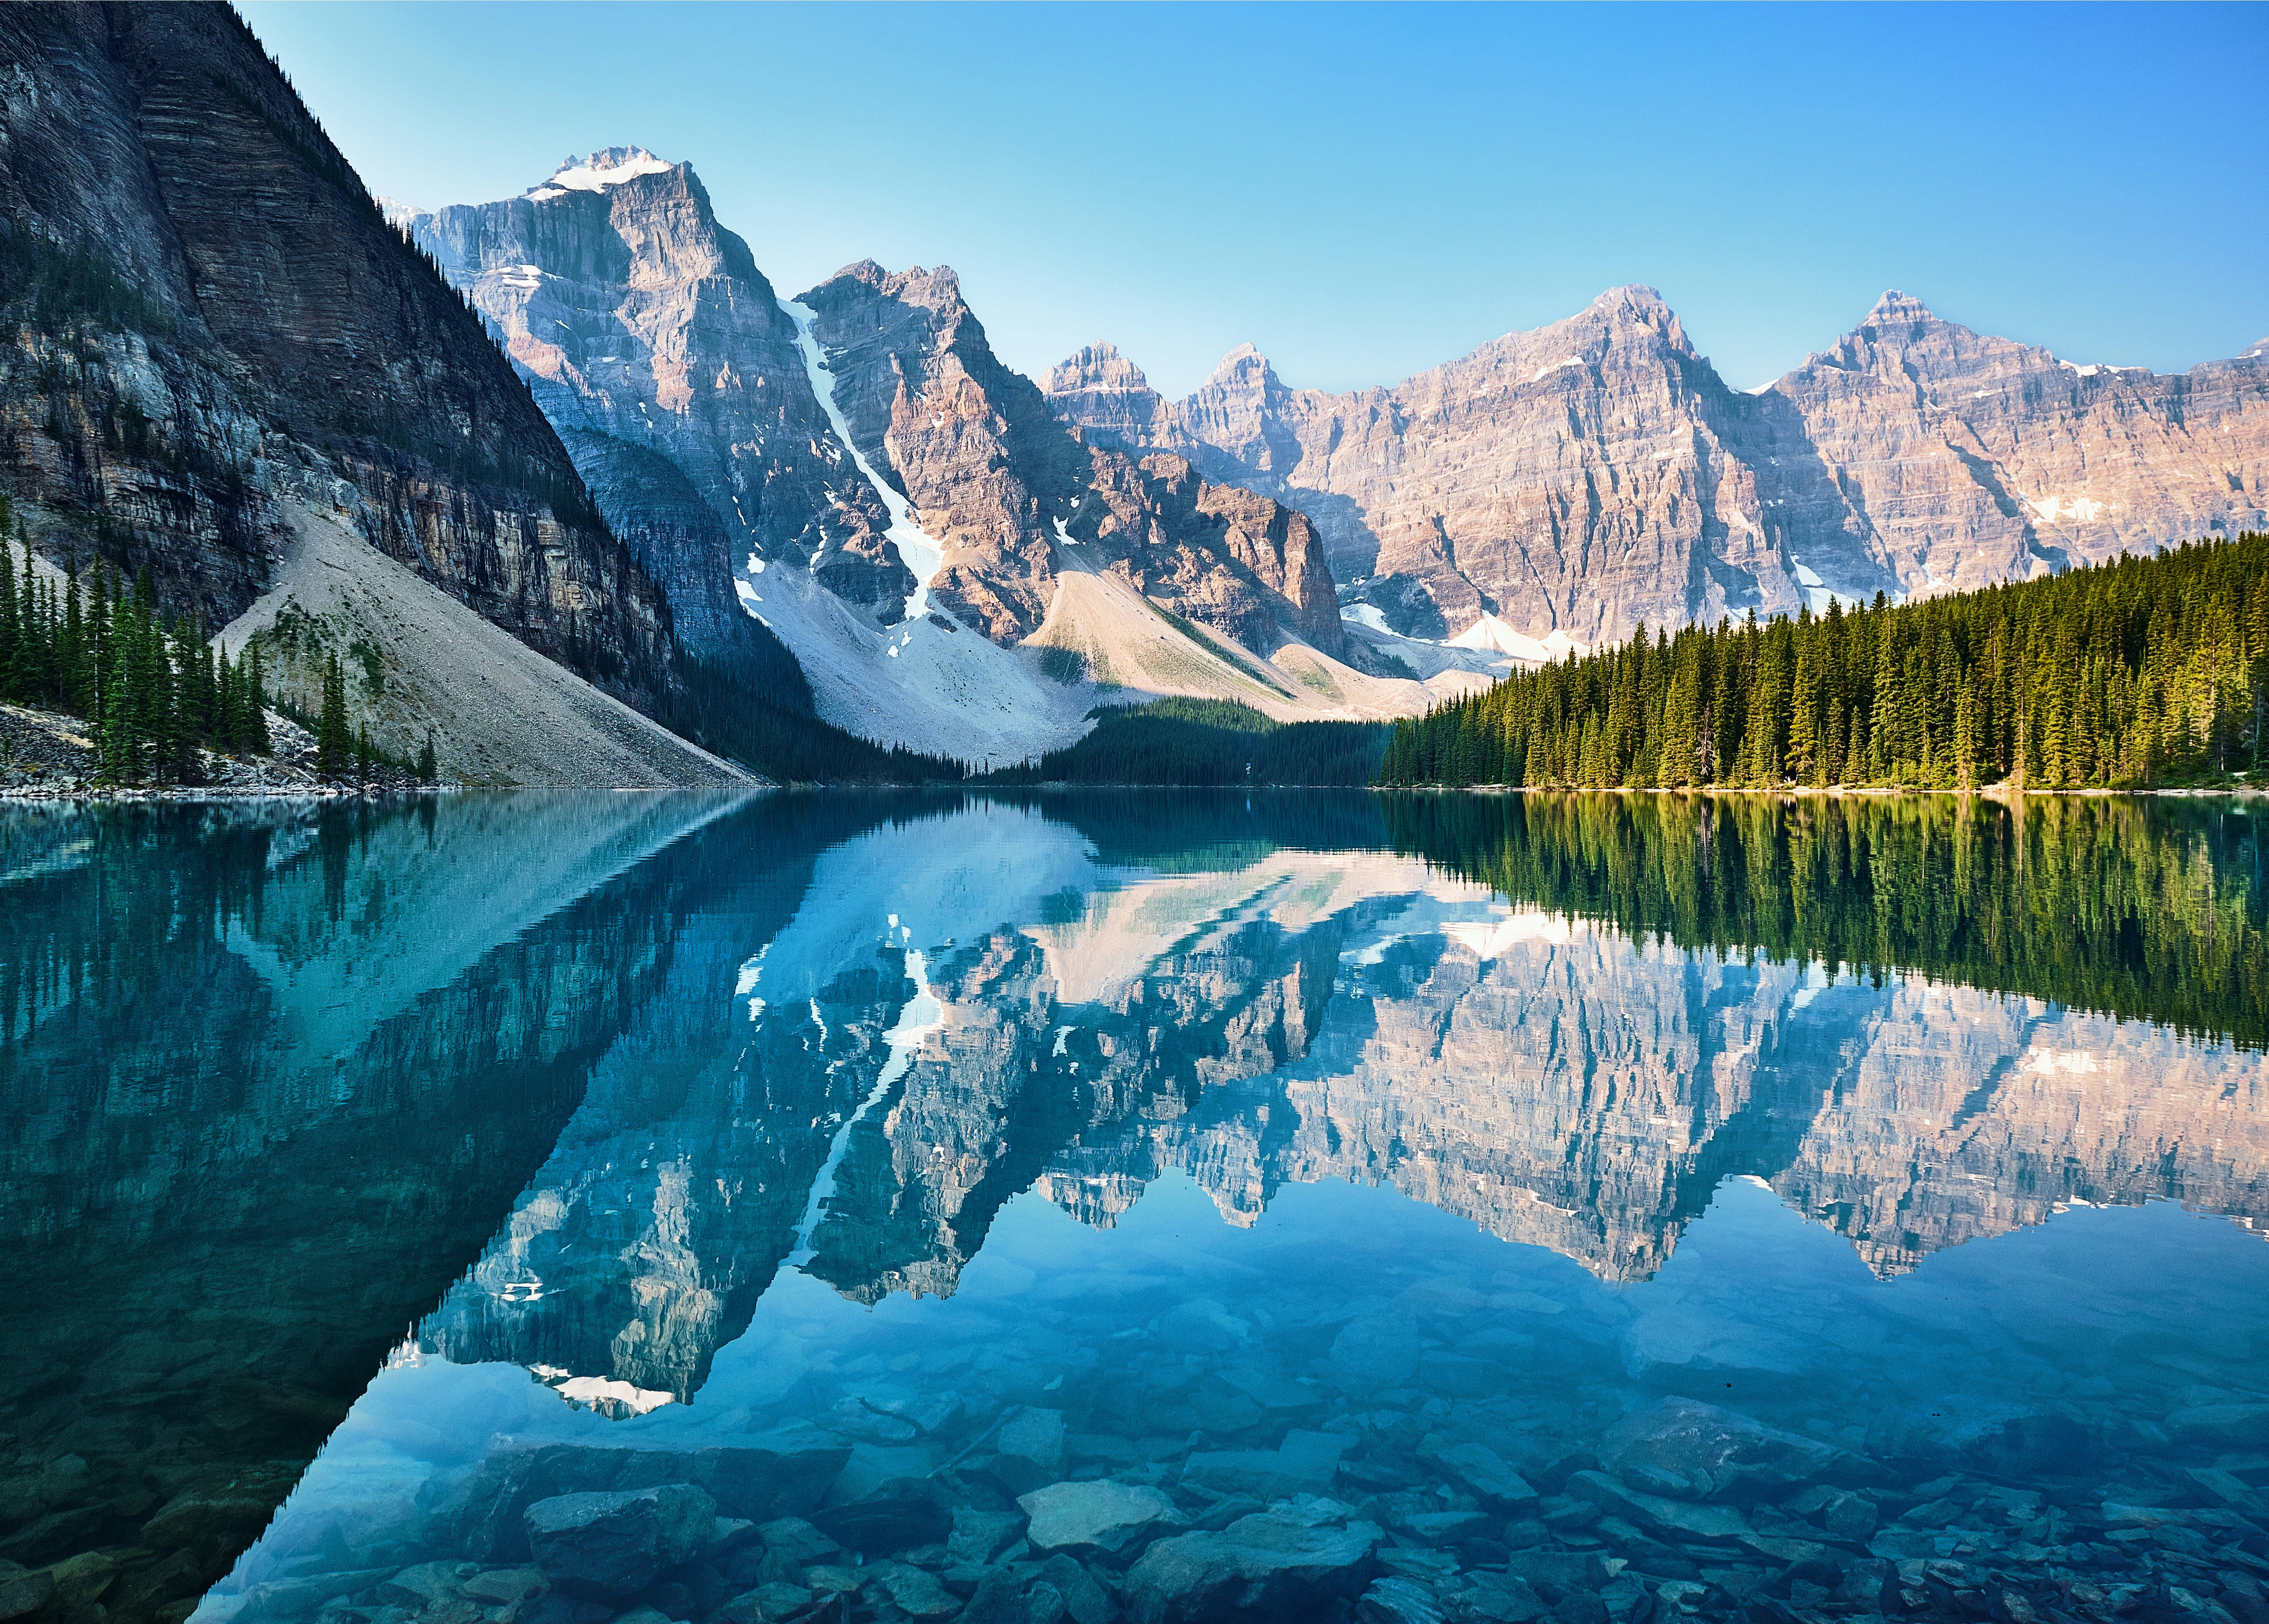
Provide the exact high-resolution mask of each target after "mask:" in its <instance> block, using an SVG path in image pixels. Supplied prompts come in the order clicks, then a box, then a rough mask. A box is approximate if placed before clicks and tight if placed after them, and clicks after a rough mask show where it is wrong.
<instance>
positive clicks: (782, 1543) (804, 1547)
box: [757, 1517, 843, 1568]
mask: <svg viewBox="0 0 2269 1624" xmlns="http://www.w3.org/2000/svg"><path fill="white" fill-rule="evenodd" d="M757 1538H758V1539H761V1540H763V1541H764V1542H765V1550H766V1551H769V1552H772V1553H774V1554H777V1555H779V1556H780V1559H781V1560H782V1561H787V1562H788V1563H790V1564H791V1565H793V1566H795V1567H798V1568H809V1566H810V1565H811V1564H812V1563H814V1562H817V1561H826V1560H827V1559H828V1558H829V1557H831V1556H837V1555H840V1554H842V1550H843V1547H842V1546H839V1545H838V1544H837V1543H836V1542H835V1541H834V1540H832V1539H829V1538H828V1537H827V1536H826V1535H825V1534H824V1533H822V1532H820V1531H819V1530H818V1529H817V1528H815V1527H813V1526H812V1525H811V1524H809V1523H808V1522H806V1521H804V1520H803V1518H802V1517H775V1518H774V1519H773V1520H772V1521H771V1522H769V1523H764V1524H758V1528H757Z"/></svg>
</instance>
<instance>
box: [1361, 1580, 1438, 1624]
mask: <svg viewBox="0 0 2269 1624" xmlns="http://www.w3.org/2000/svg"><path fill="white" fill-rule="evenodd" d="M1355 1616H1356V1624H1442V1604H1441V1603H1440V1602H1439V1601H1438V1600H1437V1599H1436V1598H1435V1596H1434V1592H1433V1591H1430V1590H1428V1589H1427V1588H1426V1587H1425V1586H1424V1585H1423V1584H1414V1583H1411V1582H1410V1581H1409V1580H1408V1579H1391V1578H1390V1579H1374V1580H1372V1581H1371V1588H1370V1589H1369V1590H1367V1591H1364V1593H1363V1599H1362V1600H1361V1601H1359V1602H1357V1603H1356V1608H1355Z"/></svg>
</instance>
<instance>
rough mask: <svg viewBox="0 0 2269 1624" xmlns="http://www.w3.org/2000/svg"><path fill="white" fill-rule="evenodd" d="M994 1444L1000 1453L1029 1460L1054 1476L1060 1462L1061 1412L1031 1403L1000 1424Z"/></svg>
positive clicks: (1062, 1445) (1062, 1450)
mask: <svg viewBox="0 0 2269 1624" xmlns="http://www.w3.org/2000/svg"><path fill="white" fill-rule="evenodd" d="M993 1447H994V1449H995V1450H996V1451H999V1452H1000V1453H1001V1454H1003V1455H1012V1456H1015V1457H1016V1458H1018V1459H1020V1460H1029V1461H1031V1463H1032V1465H1035V1466H1037V1467H1038V1468H1039V1469H1040V1470H1041V1471H1042V1472H1044V1473H1046V1474H1047V1475H1048V1476H1049V1477H1053V1476H1054V1475H1055V1473H1057V1471H1059V1470H1060V1469H1061V1467H1062V1465H1063V1458H1064V1418H1063V1412H1062V1411H1061V1410H1041V1409H1033V1408H1031V1407H1030V1406H1027V1407H1025V1408H1024V1409H1021V1410H1018V1411H1017V1412H1016V1414H1014V1415H1012V1416H1010V1417H1009V1420H1008V1421H1007V1422H1005V1423H1004V1424H1003V1425H1002V1427H1001V1432H1000V1436H998V1437H996V1438H995V1439H994V1442H993Z"/></svg>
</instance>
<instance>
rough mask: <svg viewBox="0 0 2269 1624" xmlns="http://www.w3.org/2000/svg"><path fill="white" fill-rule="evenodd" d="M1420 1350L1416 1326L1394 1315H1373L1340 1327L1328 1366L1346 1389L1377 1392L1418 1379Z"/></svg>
mask: <svg viewBox="0 0 2269 1624" xmlns="http://www.w3.org/2000/svg"><path fill="white" fill-rule="evenodd" d="M1419 1352H1420V1346H1419V1340H1418V1328H1417V1327H1416V1326H1415V1325H1412V1324H1410V1322H1409V1321H1408V1320H1405V1319H1398V1318H1394V1317H1393V1316H1392V1315H1387V1314H1369V1315H1365V1316H1364V1318H1360V1319H1350V1320H1349V1321H1348V1323H1347V1324H1346V1325H1342V1326H1341V1328H1340V1333H1339V1335H1338V1336H1337V1337H1335V1338H1334V1339H1333V1341H1332V1351H1331V1356H1330V1358H1329V1360H1328V1361H1327V1371H1328V1374H1329V1375H1330V1377H1331V1379H1332V1382H1333V1384H1334V1385H1335V1386H1337V1387H1339V1388H1340V1389H1341V1390H1342V1391H1346V1392H1348V1393H1350V1394H1354V1395H1358V1396H1361V1395H1365V1394H1375V1393H1379V1392H1383V1391H1386V1390H1387V1389H1388V1388H1391V1387H1407V1386H1408V1385H1409V1384H1411V1383H1412V1382H1413V1381H1415V1380H1416V1379H1417V1376H1418V1357H1419Z"/></svg>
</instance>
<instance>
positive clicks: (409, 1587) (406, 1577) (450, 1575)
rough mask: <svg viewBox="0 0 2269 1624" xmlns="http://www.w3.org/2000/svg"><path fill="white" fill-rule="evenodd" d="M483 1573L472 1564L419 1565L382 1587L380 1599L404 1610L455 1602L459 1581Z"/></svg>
mask: <svg viewBox="0 0 2269 1624" xmlns="http://www.w3.org/2000/svg"><path fill="white" fill-rule="evenodd" d="M479 1571H480V1570H479V1569H477V1567H475V1566H474V1565H473V1564H472V1563H471V1562H419V1563H418V1565H417V1566H416V1567H414V1568H404V1569H403V1570H402V1571H401V1572H400V1573H397V1574H395V1576H393V1577H392V1578H390V1579H388V1581H387V1582H386V1583H383V1584H381V1585H380V1586H379V1587H378V1598H379V1599H380V1600H381V1601H390V1602H394V1603H396V1604H398V1605H399V1606H404V1607H430V1606H433V1605H434V1604H436V1603H438V1602H442V1601H447V1600H452V1599H454V1598H455V1597H456V1595H457V1594H458V1591H457V1583H458V1581H459V1580H461V1579H466V1578H470V1577H472V1576H474V1575H475V1574H477V1573H478V1572H479ZM531 1588H532V1587H531Z"/></svg>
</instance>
